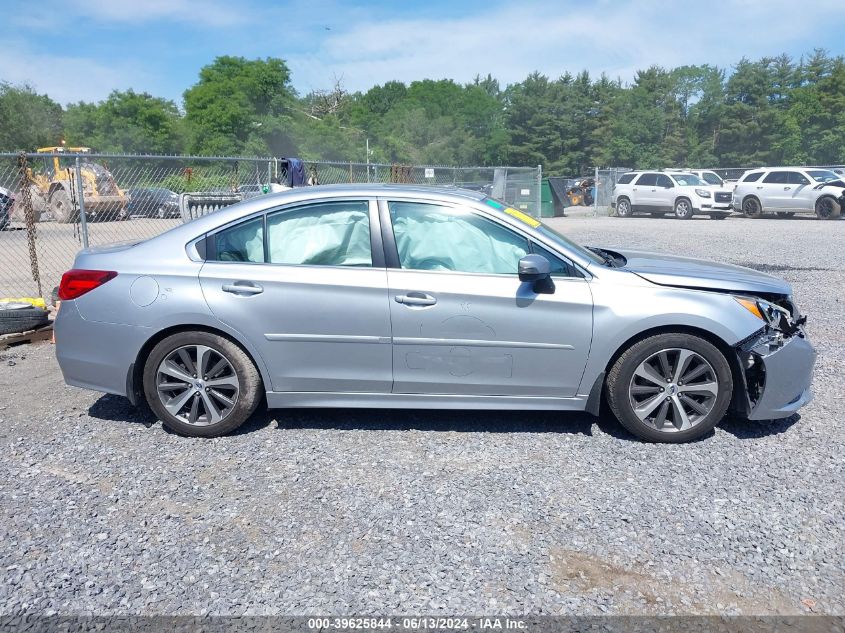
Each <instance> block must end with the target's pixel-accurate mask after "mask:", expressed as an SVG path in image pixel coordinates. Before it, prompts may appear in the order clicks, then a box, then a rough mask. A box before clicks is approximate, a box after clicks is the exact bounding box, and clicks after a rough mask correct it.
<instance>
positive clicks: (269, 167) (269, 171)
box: [267, 160, 273, 187]
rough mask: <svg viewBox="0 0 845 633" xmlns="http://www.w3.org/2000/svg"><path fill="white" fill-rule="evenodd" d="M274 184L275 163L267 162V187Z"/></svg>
mask: <svg viewBox="0 0 845 633" xmlns="http://www.w3.org/2000/svg"><path fill="white" fill-rule="evenodd" d="M271 182H273V161H272V160H268V161H267V186H268V187H269V186H270V183H271Z"/></svg>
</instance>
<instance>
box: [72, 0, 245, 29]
mask: <svg viewBox="0 0 845 633" xmlns="http://www.w3.org/2000/svg"><path fill="white" fill-rule="evenodd" d="M64 10H67V11H69V12H71V13H73V14H75V15H77V16H85V17H89V18H93V19H94V20H97V21H98V22H129V23H143V22H153V21H160V20H170V21H176V22H184V23H187V24H189V25H203V26H212V27H218V26H231V25H239V24H242V23H243V22H244V21H246V19H247V15H246V13H245V12H244V11H243V10H239V9H238V8H237V7H234V6H232V3H230V2H222V1H219V0H202V2H197V1H195V0H194V1H192V0H72V1H71V2H70V6H69V7H67V8H66V9H64Z"/></svg>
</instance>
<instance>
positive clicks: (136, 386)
mask: <svg viewBox="0 0 845 633" xmlns="http://www.w3.org/2000/svg"><path fill="white" fill-rule="evenodd" d="M180 332H207V333H208V334H215V335H217V336H221V337H223V338H225V339H226V340H228V341H230V342H232V343H234V344H235V345H237V346H238V347H239V348H241V350H242V351H243V352H244V354H246V355H247V357H249V360H250V361H252V364H253V365H255V368H256V369H257V370H258V375H259V376H260V377H261V383H262V386H263V389H264V391H265V392H266V390H267V385H268V384H270V383H269V377H268V376H267V375H266V368H265V367H264V364H263V363H262V362H259V359H258V358H257V356H256V354H254V353H253V352H252V350H250V348H249V346H248V345H245V344H244V343H243V342H241V341H240V340H238V339H237V337H235V336H233V335H232V334H230V333H229V332H226V331H225V330H222V329H220V328H216V327H212V326H209V325H200V324H181V325H173V326H170V327H167V328H164V329H162V330H159V331H157V332H156V333H155V334H153V335H152V336H151V337H150V338H148V339H147V340H146V342H145V343H144V344H143V345H142V346H141V348H140V349H139V350H138V354H137V355H136V356H135V361H134V362H133V363H132V364H131V365H130V366H129V371H128V372H127V375H126V396H127V397H128V398H129V401H130V402H131V403H132V404H134V405H137V404H138V403H139V402H142V401H143V400H144V396H143V376H144V365H145V364H146V362H147V358H149V355H150V352H152V350H153V348H154V347H155V346H156V345H158V343H160V342H161V341H163V340H164V339H166V338H167V337H168V336H172V335H173V334H178V333H180Z"/></svg>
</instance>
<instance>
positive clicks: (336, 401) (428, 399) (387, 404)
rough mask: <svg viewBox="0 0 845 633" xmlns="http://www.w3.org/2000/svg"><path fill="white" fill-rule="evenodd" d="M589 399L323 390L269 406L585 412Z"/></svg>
mask: <svg viewBox="0 0 845 633" xmlns="http://www.w3.org/2000/svg"><path fill="white" fill-rule="evenodd" d="M587 399H588V396H586V395H584V396H575V397H574V398H543V397H535V396H464V395H448V394H417V393H340V392H320V391H285V392H280V391H268V392H267V406H268V407H270V408H271V409H290V408H324V407H327V408H335V407H336V408H363V409H500V410H528V411H530V410H544V411H584V410H585V409H586V406H587Z"/></svg>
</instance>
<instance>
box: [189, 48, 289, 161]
mask: <svg viewBox="0 0 845 633" xmlns="http://www.w3.org/2000/svg"><path fill="white" fill-rule="evenodd" d="M296 106H297V103H296V94H295V92H294V90H293V88H292V87H291V85H290V72H289V70H288V67H287V65H286V64H285V62H284V61H283V60H281V59H276V58H272V57H268V58H267V59H263V60H262V59H255V60H247V59H245V58H243V57H228V56H224V57H218V58H217V59H215V60H214V62H213V63H211V64H209V65H208V66H204V67H203V68H202V69H201V70H200V78H199V81H198V82H197V83H196V84H195V85H194V86H192V87H191V88H189V89H188V90H187V91H185V118H186V121H187V123H188V131H189V146H190V148H191V151H193V152H195V153H198V154H218V155H222V154H258V155H262V154H267V153H271V154H273V155H276V156H288V155H295V151H296V148H295V146H294V143H293V139H292V137H291V131H292V116H293V113H294V111H295V109H296Z"/></svg>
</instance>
